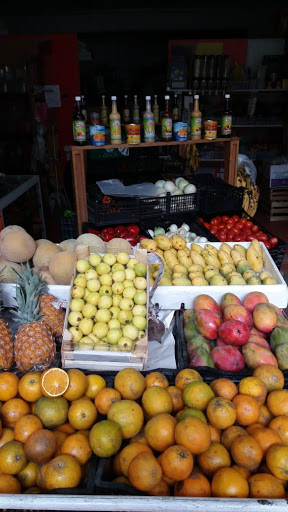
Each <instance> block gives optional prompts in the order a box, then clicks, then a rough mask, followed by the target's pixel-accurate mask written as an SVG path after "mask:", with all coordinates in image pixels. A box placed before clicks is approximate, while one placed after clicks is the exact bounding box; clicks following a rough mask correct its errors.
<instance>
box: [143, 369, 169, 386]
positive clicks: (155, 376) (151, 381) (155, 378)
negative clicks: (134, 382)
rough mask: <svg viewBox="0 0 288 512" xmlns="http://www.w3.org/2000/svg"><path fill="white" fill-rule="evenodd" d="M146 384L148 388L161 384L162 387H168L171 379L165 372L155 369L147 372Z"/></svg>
mask: <svg viewBox="0 0 288 512" xmlns="http://www.w3.org/2000/svg"><path fill="white" fill-rule="evenodd" d="M145 385H146V388H150V386H160V387H161V388H168V386H169V381H168V379H167V377H166V375H164V373H162V372H159V371H154V372H150V373H147V375H146V376H145Z"/></svg>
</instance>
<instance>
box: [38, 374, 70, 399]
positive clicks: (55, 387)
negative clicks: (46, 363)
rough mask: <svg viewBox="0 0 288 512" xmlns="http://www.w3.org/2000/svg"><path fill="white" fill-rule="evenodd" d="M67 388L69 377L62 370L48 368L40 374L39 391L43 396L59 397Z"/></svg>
mask: <svg viewBox="0 0 288 512" xmlns="http://www.w3.org/2000/svg"><path fill="white" fill-rule="evenodd" d="M68 386H69V375H68V373H67V372H66V371H65V370H63V369H62V368H56V367H53V368H48V369H47V370H45V371H44V372H43V373H42V374H41V390H42V393H43V395H45V396H50V397H51V396H52V397H55V396H61V395H63V393H65V391H66V389H67V388H68Z"/></svg>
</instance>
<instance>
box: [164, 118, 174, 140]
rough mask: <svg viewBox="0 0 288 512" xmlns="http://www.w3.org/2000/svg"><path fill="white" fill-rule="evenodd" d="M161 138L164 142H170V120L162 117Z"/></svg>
mask: <svg viewBox="0 0 288 512" xmlns="http://www.w3.org/2000/svg"><path fill="white" fill-rule="evenodd" d="M161 136H162V139H164V140H172V119H171V118H166V117H163V118H162V119H161Z"/></svg>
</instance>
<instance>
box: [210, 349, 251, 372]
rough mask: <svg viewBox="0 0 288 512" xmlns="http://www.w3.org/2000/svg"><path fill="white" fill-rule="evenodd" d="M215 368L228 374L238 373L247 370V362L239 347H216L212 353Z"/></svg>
mask: <svg viewBox="0 0 288 512" xmlns="http://www.w3.org/2000/svg"><path fill="white" fill-rule="evenodd" d="M211 356H212V359H213V361H214V363H215V366H216V367H217V368H219V369H220V370H224V371H226V372H233V371H234V372H238V371H240V370H243V368H245V360H244V357H243V356H242V354H241V352H240V351H239V350H238V348H237V347H233V346H232V345H226V347H214V348H213V349H212V351H211Z"/></svg>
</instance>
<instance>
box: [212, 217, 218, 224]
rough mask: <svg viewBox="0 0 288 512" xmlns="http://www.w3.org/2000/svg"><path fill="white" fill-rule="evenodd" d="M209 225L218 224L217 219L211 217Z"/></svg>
mask: <svg viewBox="0 0 288 512" xmlns="http://www.w3.org/2000/svg"><path fill="white" fill-rule="evenodd" d="M210 224H211V226H214V225H215V224H219V219H218V218H217V217H213V218H212V219H211V220H210Z"/></svg>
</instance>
